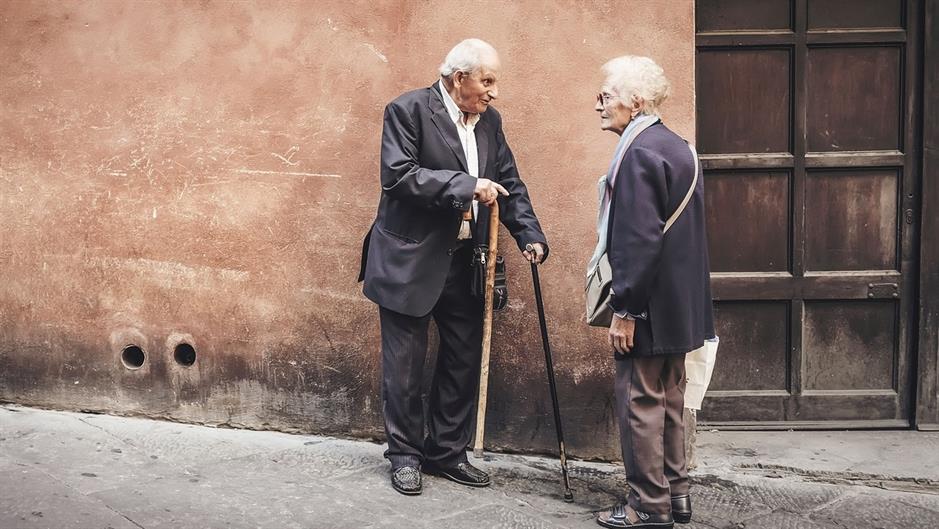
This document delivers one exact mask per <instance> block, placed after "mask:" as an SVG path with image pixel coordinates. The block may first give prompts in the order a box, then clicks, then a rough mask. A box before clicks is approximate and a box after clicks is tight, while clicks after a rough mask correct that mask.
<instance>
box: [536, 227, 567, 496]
mask: <svg viewBox="0 0 939 529" xmlns="http://www.w3.org/2000/svg"><path fill="white" fill-rule="evenodd" d="M525 249H526V250H528V251H529V252H530V253H532V254H534V253H535V248H534V246H532V245H531V244H529V245H526V246H525ZM531 280H532V283H534V287H535V303H536V304H537V305H538V321H539V323H541V342H542V343H543V344H544V362H545V367H546V368H547V371H548V387H549V388H550V389H551V404H552V405H553V406H554V429H555V430H556V431H557V434H558V452H559V454H560V459H561V478H562V480H563V481H564V501H574V493H573V492H571V481H570V478H568V476H567V454H566V453H565V451H564V431H563V430H562V428H561V408H560V407H559V406H558V389H557V384H556V383H555V381H554V361H552V359H551V345H550V344H548V325H547V323H545V317H544V301H542V299H541V280H540V279H538V265H537V264H536V263H532V264H531Z"/></svg>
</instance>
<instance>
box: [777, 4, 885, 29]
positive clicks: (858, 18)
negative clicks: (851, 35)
mask: <svg viewBox="0 0 939 529" xmlns="http://www.w3.org/2000/svg"><path fill="white" fill-rule="evenodd" d="M780 3H783V4H785V3H788V2H780ZM902 20H903V1H902V0H874V1H866V2H859V1H858V0H816V1H814V2H809V3H808V28H809V29H810V30H812V29H859V28H900V27H902Z"/></svg>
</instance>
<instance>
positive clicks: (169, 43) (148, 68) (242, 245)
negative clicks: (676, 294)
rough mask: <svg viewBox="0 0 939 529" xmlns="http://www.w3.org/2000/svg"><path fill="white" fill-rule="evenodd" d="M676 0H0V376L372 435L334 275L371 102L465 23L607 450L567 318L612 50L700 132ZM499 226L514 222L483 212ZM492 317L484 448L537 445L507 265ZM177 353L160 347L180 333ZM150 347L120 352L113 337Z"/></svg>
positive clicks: (52, 402)
mask: <svg viewBox="0 0 939 529" xmlns="http://www.w3.org/2000/svg"><path fill="white" fill-rule="evenodd" d="M692 10H693V5H692V2H691V0H682V1H669V0H659V1H650V2H638V1H628V2H615V1H610V2H602V1H584V2H542V1H536V0H531V1H520V2H497V1H478V2H471V3H467V2H461V1H457V0H441V1H437V2H406V1H381V2H364V1H348V0H343V1H337V0H328V1H316V2H314V1H309V2H261V1H258V2H210V1H203V2H194V1H179V2H130V1H126V2H122V1H116V0H114V1H89V2H28V1H25V0H15V1H11V2H5V3H3V5H2V7H0V70H2V75H0V219H2V223H3V224H2V228H3V229H2V232H0V273H2V279H0V399H2V400H8V401H16V402H21V403H26V404H32V405H43V406H53V407H58V408H67V409H87V410H101V411H107V412H112V413H127V414H141V415H147V416H154V417H167V418H172V419H174V420H182V421H193V422H205V423H213V424H228V425H232V426H238V427H248V428H276V429H284V430H298V431H311V432H318V433H332V434H341V435H355V436H366V437H370V436H375V437H379V436H381V435H382V430H381V416H380V406H379V403H378V395H379V387H378V367H379V340H378V318H377V310H376V308H375V307H374V306H373V305H372V304H371V303H370V302H368V301H367V300H366V299H365V298H364V297H363V296H362V295H361V291H360V285H358V284H357V283H356V282H355V275H356V272H357V269H358V261H359V247H360V246H359V245H360V240H361V237H362V235H363V234H364V233H365V231H366V229H367V228H368V226H369V224H370V222H371V220H372V218H373V215H374V211H375V207H376V204H377V200H378V192H379V184H378V143H379V138H380V134H381V116H382V109H383V107H384V105H385V103H387V102H388V101H390V100H391V99H392V98H394V97H395V96H397V95H398V94H399V93H401V92H403V91H405V90H409V89H412V88H416V87H423V86H427V85H429V84H430V83H432V82H433V81H434V80H435V69H436V66H437V65H438V64H439V62H440V61H441V60H442V58H443V56H444V55H445V54H446V52H447V51H448V50H449V48H450V47H451V46H452V45H453V44H455V43H456V42H457V41H458V40H460V39H462V38H465V37H470V36H476V37H480V38H483V39H486V40H488V41H489V42H491V43H492V44H493V45H495V46H496V48H497V49H498V50H499V51H500V52H501V55H502V63H503V72H502V76H501V81H500V84H501V92H502V97H501V98H500V101H499V103H498V105H497V106H498V107H499V109H500V111H501V113H502V115H503V117H504V119H505V128H506V134H507V136H508V139H509V142H510V144H511V145H512V147H513V149H514V152H515V155H516V158H517V161H518V165H519V167H520V169H521V171H522V175H523V178H524V179H525V180H526V182H527V184H528V186H529V189H530V191H531V196H532V199H533V201H534V204H535V208H536V211H537V213H538V214H539V217H540V218H541V219H542V224H543V226H544V228H545V231H546V233H547V235H548V239H549V242H550V243H551V245H552V253H551V259H550V260H549V262H548V263H547V264H546V265H545V266H544V267H543V268H542V271H541V274H542V282H543V283H544V288H545V292H544V294H545V300H546V303H547V311H548V316H549V329H550V333H551V338H552V342H553V348H554V351H555V356H556V358H555V362H556V365H557V370H558V377H559V384H560V391H561V399H562V403H563V414H564V417H565V422H566V428H567V430H568V437H569V446H570V451H571V452H572V453H573V454H575V455H580V456H584V457H603V458H611V457H617V455H618V448H616V447H617V446H618V445H617V444H616V434H615V429H614V428H613V415H612V402H611V391H612V390H611V380H610V376H611V369H612V359H611V354H610V353H609V352H608V351H607V348H606V346H605V345H604V333H603V331H602V330H595V329H588V328H587V327H586V326H585V325H584V324H583V323H581V320H580V316H581V313H582V299H583V296H582V283H583V270H584V267H585V263H586V260H587V259H588V257H589V255H590V253H591V251H592V248H593V243H594V240H595V235H594V233H593V229H594V227H593V224H594V219H595V212H596V205H595V192H594V185H595V182H596V177H597V175H599V174H600V173H601V172H602V171H604V170H605V169H606V165H607V163H608V160H609V156H610V155H611V151H612V149H613V146H614V144H615V141H616V137H615V136H614V135H612V134H610V133H604V132H602V131H600V130H599V129H598V128H597V117H596V115H595V112H594V111H593V104H594V94H595V93H596V92H597V89H598V86H599V84H600V82H601V81H602V79H601V74H600V72H599V66H600V65H601V64H602V63H603V62H604V61H605V60H607V59H609V58H611V57H613V56H616V55H619V54H623V53H636V54H645V55H649V56H651V57H653V58H654V59H656V60H657V61H659V62H660V64H661V65H662V66H663V67H664V68H665V70H666V73H667V75H668V76H669V77H670V78H671V80H672V83H673V95H672V98H671V100H670V101H669V102H668V103H666V107H665V112H664V118H665V121H666V123H668V124H669V125H671V126H672V127H673V128H674V129H675V130H677V131H678V132H679V133H680V134H682V135H684V136H685V137H689V138H690V137H691V135H692V134H693V132H694V94H693V87H694V84H693V82H694V79H693V72H694V65H693V60H694V34H693V12H692ZM503 236H504V238H503V246H505V247H508V246H509V244H510V243H509V240H508V238H507V236H505V234H503ZM508 267H509V275H510V289H511V297H512V300H511V302H510V306H509V308H508V309H507V311H506V312H504V313H501V314H499V315H497V317H496V320H495V334H494V337H493V367H492V378H491V386H490V388H491V389H490V397H489V402H490V407H489V423H488V426H487V432H488V436H487V437H488V439H489V443H488V444H490V445H492V446H495V447H502V448H506V449H512V450H535V451H550V450H553V449H552V445H553V430H552V427H551V424H552V423H551V419H550V401H549V400H548V398H547V387H546V384H545V378H544V367H543V357H542V352H541V344H540V338H539V333H538V328H537V317H536V315H535V312H534V310H535V309H534V301H533V298H532V293H531V286H530V277H529V272H528V267H527V264H526V263H524V262H523V261H522V260H521V259H520V258H519V257H518V256H517V255H515V254H514V252H512V253H511V255H509V258H508ZM181 341H188V342H189V343H192V344H193V345H194V346H195V347H196V350H197V355H198V356H197V361H196V363H195V365H194V366H192V367H190V368H184V367H181V366H179V365H177V364H176V363H175V362H174V360H173V355H172V349H173V346H174V345H175V344H176V343H179V342H181ZM129 343H135V344H138V345H140V346H141V347H143V348H144V350H145V351H146V352H147V361H146V362H145V364H144V366H143V367H142V368H141V369H139V370H136V371H131V370H128V369H126V368H124V367H123V366H122V364H121V362H120V351H121V349H122V348H123V347H124V346H125V345H127V344H129Z"/></svg>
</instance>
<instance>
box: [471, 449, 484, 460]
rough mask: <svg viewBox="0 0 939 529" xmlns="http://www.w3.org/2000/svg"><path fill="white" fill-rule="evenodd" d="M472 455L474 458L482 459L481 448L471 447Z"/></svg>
mask: <svg viewBox="0 0 939 529" xmlns="http://www.w3.org/2000/svg"><path fill="white" fill-rule="evenodd" d="M473 457H475V458H477V459H482V458H483V449H482V448H474V449H473Z"/></svg>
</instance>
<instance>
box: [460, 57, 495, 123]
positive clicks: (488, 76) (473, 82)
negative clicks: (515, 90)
mask: <svg viewBox="0 0 939 529" xmlns="http://www.w3.org/2000/svg"><path fill="white" fill-rule="evenodd" d="M499 66H500V65H499V58H498V57H490V58H489V60H487V61H484V62H483V64H482V65H480V67H479V69H478V70H476V71H475V72H473V73H466V72H456V73H455V74H453V88H454V92H456V94H455V97H454V98H453V100H454V101H455V102H456V105H457V106H458V107H460V110H462V111H463V112H468V113H470V114H482V113H483V112H485V111H486V109H487V108H489V104H490V103H491V102H492V100H494V99H496V98H497V97H499V89H498V87H497V86H496V82H497V80H498V79H497V75H498V73H499Z"/></svg>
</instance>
